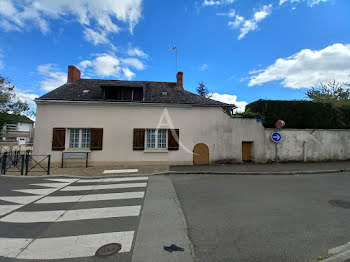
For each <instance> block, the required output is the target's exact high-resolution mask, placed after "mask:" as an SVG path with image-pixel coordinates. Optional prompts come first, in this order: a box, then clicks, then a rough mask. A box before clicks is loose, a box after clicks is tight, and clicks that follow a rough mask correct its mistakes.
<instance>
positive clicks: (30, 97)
mask: <svg viewBox="0 0 350 262" xmlns="http://www.w3.org/2000/svg"><path fill="white" fill-rule="evenodd" d="M15 94H16V97H17V98H18V99H19V100H21V101H23V102H27V103H28V104H29V105H35V102H34V99H35V98H38V97H39V96H38V95H37V94H31V93H27V92H26V91H23V90H20V89H18V88H15Z"/></svg>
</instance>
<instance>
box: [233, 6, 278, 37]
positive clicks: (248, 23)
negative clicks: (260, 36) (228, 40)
mask: <svg viewBox="0 0 350 262" xmlns="http://www.w3.org/2000/svg"><path fill="white" fill-rule="evenodd" d="M271 12H272V4H269V5H264V6H263V7H262V8H261V9H260V10H258V11H256V12H255V13H254V15H253V17H252V18H251V19H246V18H244V17H243V16H240V15H237V14H236V13H235V12H234V10H232V11H231V12H230V13H228V14H227V15H228V16H229V17H231V18H234V20H231V21H229V22H228V26H229V27H232V28H236V29H239V30H240V34H239V36H238V39H239V40H240V39H242V38H244V37H245V36H246V35H247V34H248V33H249V32H250V31H255V30H256V29H258V23H259V22H261V21H262V20H264V19H265V18H266V17H267V16H269V15H270V14H271Z"/></svg>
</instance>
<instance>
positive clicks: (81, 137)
mask: <svg viewBox="0 0 350 262" xmlns="http://www.w3.org/2000/svg"><path fill="white" fill-rule="evenodd" d="M72 130H79V133H78V147H72V146H71V132H72ZM83 130H88V131H89V132H88V134H89V136H88V139H87V140H88V141H89V142H88V146H87V147H82V146H83ZM90 143H91V129H90V128H69V136H68V148H69V149H90Z"/></svg>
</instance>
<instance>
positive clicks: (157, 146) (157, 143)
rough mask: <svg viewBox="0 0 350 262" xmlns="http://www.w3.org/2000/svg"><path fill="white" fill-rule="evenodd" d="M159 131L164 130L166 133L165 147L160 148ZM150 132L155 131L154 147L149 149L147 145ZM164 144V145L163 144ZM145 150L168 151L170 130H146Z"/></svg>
mask: <svg viewBox="0 0 350 262" xmlns="http://www.w3.org/2000/svg"><path fill="white" fill-rule="evenodd" d="M159 130H164V132H165V147H159V134H158V131H159ZM150 131H154V136H155V138H154V147H149V146H148V144H149V143H147V140H148V133H149V132H150ZM162 144H164V143H162ZM145 149H146V150H168V130H167V129H156V128H147V129H146V134H145Z"/></svg>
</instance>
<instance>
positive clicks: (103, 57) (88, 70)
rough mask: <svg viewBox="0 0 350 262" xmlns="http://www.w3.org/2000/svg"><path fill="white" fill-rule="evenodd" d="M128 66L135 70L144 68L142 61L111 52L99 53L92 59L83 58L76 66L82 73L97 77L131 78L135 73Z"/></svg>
mask: <svg viewBox="0 0 350 262" xmlns="http://www.w3.org/2000/svg"><path fill="white" fill-rule="evenodd" d="M130 67H132V68H134V69H136V70H143V69H144V68H145V66H144V64H143V63H142V61H140V60H139V59H137V58H134V57H128V58H118V57H117V56H115V55H112V54H99V55H97V57H96V58H95V59H93V60H84V61H81V62H80V63H79V64H78V68H80V69H81V70H82V73H83V74H87V75H97V76H99V77H110V76H114V77H120V76H121V73H123V77H124V78H126V79H131V78H133V77H134V76H135V75H136V74H135V73H134V72H132V71H131V70H130Z"/></svg>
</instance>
